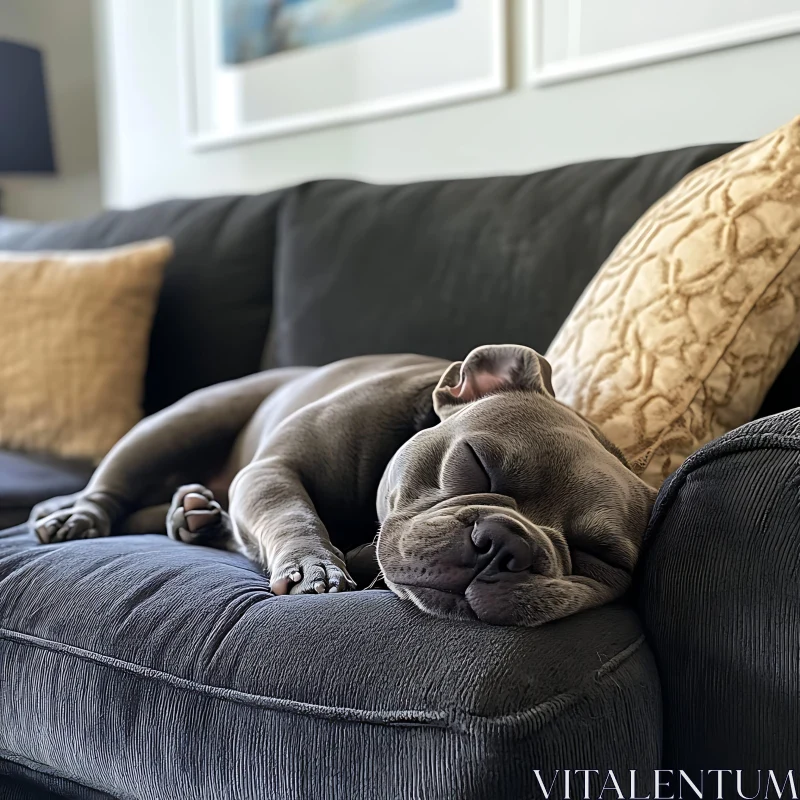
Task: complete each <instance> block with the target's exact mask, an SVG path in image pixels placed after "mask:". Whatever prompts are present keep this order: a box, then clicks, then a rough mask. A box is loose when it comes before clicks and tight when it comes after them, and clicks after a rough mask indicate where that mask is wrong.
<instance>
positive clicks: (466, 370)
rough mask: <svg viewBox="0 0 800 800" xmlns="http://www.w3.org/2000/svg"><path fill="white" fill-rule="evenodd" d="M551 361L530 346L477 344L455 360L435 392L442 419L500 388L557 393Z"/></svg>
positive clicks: (438, 411) (437, 411)
mask: <svg viewBox="0 0 800 800" xmlns="http://www.w3.org/2000/svg"><path fill="white" fill-rule="evenodd" d="M551 372H552V370H551V368H550V364H549V363H548V362H547V360H546V359H545V358H544V357H543V356H540V355H539V354H538V353H537V352H536V351H535V350H531V348H530V347H523V346H522V345H516V344H491V345H485V346H483V347H477V348H475V350H473V351H472V352H471V353H470V354H469V355H468V356H467V357H466V358H465V359H464V360H463V361H456V362H455V364H451V365H450V366H449V367H448V368H447V370H446V371H445V373H444V375H442V378H441V380H440V381H439V384H438V386H437V387H436V389H434V392H433V408H434V411H436V413H437V414H438V415H439V418H440V419H445V417H448V416H449V415H450V414H452V413H453V412H455V411H458V409H459V408H460V407H461V406H463V405H465V404H466V403H471V402H473V401H474V400H480V399H481V398H482V397H486V396H487V395H490V394H498V393H500V392H511V391H517V392H542V393H545V394H549V395H551V396H552V397H555V392H554V391H553V383H552V381H551V379H550V376H551Z"/></svg>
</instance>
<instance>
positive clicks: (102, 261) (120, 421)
mask: <svg viewBox="0 0 800 800" xmlns="http://www.w3.org/2000/svg"><path fill="white" fill-rule="evenodd" d="M171 255H172V244H171V242H170V241H169V240H168V239H156V240H153V241H151V242H144V243H141V244H136V245H131V246H128V247H120V248H117V249H112V250H98V251H87V252H64V253H5V252H0V303H2V320H1V321H0V447H6V448H11V449H17V450H26V451H38V452H46V453H53V454H56V455H61V456H70V457H82V458H89V459H92V460H95V461H97V460H99V459H100V458H102V456H103V455H105V453H106V452H107V451H108V450H109V449H110V448H111V446H112V445H113V444H114V443H115V442H116V441H117V440H118V439H119V438H120V437H121V436H122V435H123V434H124V433H125V432H126V431H128V430H129V429H130V428H131V427H132V426H133V425H135V424H136V422H137V421H138V420H139V419H140V418H141V416H142V409H141V402H142V393H143V387H144V375H145V370H146V367H147V353H148V347H149V338H150V329H151V327H152V323H153V316H154V314H155V309H156V303H157V300H158V294H159V289H160V287H161V281H162V276H163V271H164V266H165V264H166V263H167V261H168V260H169V258H170V256H171Z"/></svg>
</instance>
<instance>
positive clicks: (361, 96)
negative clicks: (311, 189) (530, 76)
mask: <svg viewBox="0 0 800 800" xmlns="http://www.w3.org/2000/svg"><path fill="white" fill-rule="evenodd" d="M219 2H220V0H179V7H180V18H179V29H180V42H179V59H180V64H181V74H180V80H181V98H182V105H183V109H182V111H183V123H184V132H185V138H186V140H187V143H188V145H189V147H190V148H192V149H194V150H207V149H212V148H218V147H226V146H231V145H236V144H241V143H243V142H248V141H252V140H256V139H263V138H268V137H277V136H284V135H287V134H292V133H299V132H303V131H309V130H313V129H316V128H321V127H328V126H333V125H341V124H345V123H352V122H360V121H365V120H371V119H377V118H381V117H386V116H389V115H394V114H401V113H406V112H411V111H419V110H423V109H428V108H432V107H436V106H441V105H445V104H451V103H458V102H463V101H467V100H475V99H478V98H481V97H487V96H490V95H493V94H496V93H499V92H502V91H504V90H505V89H506V88H507V86H508V75H507V54H506V39H507V30H506V0H458V2H457V4H456V7H455V9H454V10H453V11H448V12H447V13H442V14H435V15H434V14H432V15H430V17H421V18H419V19H418V20H414V21H411V22H409V23H405V24H402V25H400V24H398V25H395V26H391V27H387V28H386V29H384V30H378V31H375V32H374V33H369V34H367V35H364V36H358V37H353V38H350V39H346V40H343V41H340V42H332V43H330V44H324V45H317V46H313V47H306V48H302V49H300V50H293V51H288V52H286V53H280V54H278V55H275V56H269V57H267V58H263V59H259V60H258V61H253V62H249V63H247V64H244V65H241V66H240V65H235V66H233V67H232V66H230V65H225V64H223V63H222V61H223V59H222V57H221V47H222V46H221V31H220V30H219V29H218V30H216V32H215V28H214V26H215V22H214V7H215V5H214V4H216V3H219ZM219 16H220V15H219V13H217V18H219ZM209 51H210V52H209ZM443 52H444V53H446V54H447V58H446V59H443V58H442V53H443ZM403 55H407V56H408V61H407V63H408V64H409V65H410V66H411V67H412V68H409V70H407V73H408V74H406V73H404V72H403V71H402V70H397V69H396V67H393V66H392V65H393V64H397V63H403V58H402V57H403ZM353 64H357V65H358V69H359V70H360V71H361V73H360V75H359V76H358V80H357V81H354V80H353V76H352V75H349V74H348V70H347V69H346V68H345V69H342V68H341V66H342V65H345V67H346V65H353ZM393 72H394V73H395V74H393ZM315 75H326V76H328V80H329V81H330V86H329V89H330V90H331V91H328V92H325V93H324V95H325V97H324V98H320V100H322V101H323V102H327V101H328V100H329V98H330V97H332V96H335V95H337V94H338V95H339V96H340V98H343V100H342V101H341V102H333V104H331V103H330V102H329V103H328V105H322V104H321V107H317V108H314V107H313V106H314V98H313V93H314V89H313V80H314V76H315ZM348 81H350V82H351V84H355V83H357V84H359V85H357V86H354V85H349V86H348V85H347V82H348ZM393 81H394V84H396V88H395V90H394V91H393V90H392V86H391V84H392V82H393ZM292 82H293V83H292ZM362 83H363V84H365V85H366V86H362V85H361V84H362ZM287 85H293V86H296V87H298V89H299V94H303V95H308V96H307V97H306V96H304V97H302V98H299V99H297V101H293V100H292V99H291V98H288V97H287V95H288V94H289V93H288V92H285V91H284V92H283V93H282V95H281V96H280V97H279V98H278V99H279V102H277V103H276V102H274V101H275V87H276V86H287ZM259 86H261V88H262V89H263V90H264V91H263V92H262V93H260V92H259ZM309 86H311V88H309ZM268 90H272V100H271V101H270V100H268V99H267V97H268V96H269V94H270V92H269V91H268ZM261 94H263V95H264V99H263V100H259V98H260V96H261ZM244 95H246V96H247V102H248V108H247V113H246V114H243V112H242V110H241V108H236V107H235V106H236V103H237V101H238V100H239V99H240V98H241V97H242V96H244ZM226 104H229V105H230V106H231V107H230V108H227V107H226ZM259 104H263V105H264V106H265V108H266V107H267V106H269V108H270V111H266V110H258V109H256V110H255V111H254V110H253V108H252V106H258V105H259ZM293 104H294V106H295V107H294V108H288V107H289V106H292V105H293ZM281 105H283V106H285V107H284V108H283V110H282V111H281V110H280V109H279V110H278V111H273V110H272V109H274V108H276V107H278V106H281ZM220 109H222V110H220Z"/></svg>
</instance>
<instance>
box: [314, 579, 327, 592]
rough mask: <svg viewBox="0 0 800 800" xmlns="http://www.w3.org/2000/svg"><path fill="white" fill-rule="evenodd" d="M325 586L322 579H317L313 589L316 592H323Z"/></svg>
mask: <svg viewBox="0 0 800 800" xmlns="http://www.w3.org/2000/svg"><path fill="white" fill-rule="evenodd" d="M326 588H327V587H326V586H325V583H324V582H323V581H317V582H316V583H315V584H314V591H315V592H316V593H317V594H324V593H325V589H326Z"/></svg>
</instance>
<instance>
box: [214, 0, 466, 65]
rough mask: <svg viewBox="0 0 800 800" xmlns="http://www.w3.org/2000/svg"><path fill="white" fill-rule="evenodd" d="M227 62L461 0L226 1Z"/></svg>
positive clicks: (346, 34)
mask: <svg viewBox="0 0 800 800" xmlns="http://www.w3.org/2000/svg"><path fill="white" fill-rule="evenodd" d="M221 3H222V7H221V13H222V35H223V50H222V52H223V60H224V62H225V63H226V64H245V63H247V62H249V61H254V60H256V59H260V58H266V57H267V56H271V55H275V54H276V53H282V52H285V51H287V50H297V49H299V48H303V47H311V46H313V45H319V44H325V43H327V42H335V41H339V40H342V39H348V38H350V37H353V36H360V35H362V34H366V33H369V32H370V31H375V30H380V29H382V28H386V27H388V26H391V25H397V24H399V23H404V22H410V21H413V20H416V19H419V18H422V17H426V16H429V15H431V14H440V13H443V12H447V11H451V10H452V9H454V8H455V7H456V4H457V0H221Z"/></svg>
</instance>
